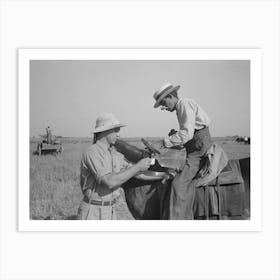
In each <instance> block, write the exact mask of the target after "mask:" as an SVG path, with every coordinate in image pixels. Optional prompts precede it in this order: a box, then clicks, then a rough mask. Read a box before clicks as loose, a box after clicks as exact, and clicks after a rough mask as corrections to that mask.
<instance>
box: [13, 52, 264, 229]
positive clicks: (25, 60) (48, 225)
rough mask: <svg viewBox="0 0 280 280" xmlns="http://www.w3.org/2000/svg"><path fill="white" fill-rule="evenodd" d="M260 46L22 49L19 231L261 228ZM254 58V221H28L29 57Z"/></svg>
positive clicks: (252, 205)
mask: <svg viewBox="0 0 280 280" xmlns="http://www.w3.org/2000/svg"><path fill="white" fill-rule="evenodd" d="M261 56H262V54H261V50H260V49H19V50H18V100H19V114H18V124H19V126H18V135H19V139H18V151H19V160H18V171H19V176H18V182H19V185H18V197H19V199H18V200H19V205H18V230H19V231H261V229H262V199H261V197H262V153H260V151H261V150H262V125H261V126H260V124H262V114H261V113H260V112H262V91H261V89H262V66H261ZM36 59H37V60H250V62H251V68H250V70H251V71H250V73H251V77H250V88H251V99H250V100H251V110H250V111H251V116H250V117H251V138H252V139H253V141H252V143H251V186H253V188H251V219H250V220H244V221H239V220H230V221H228V220H225V221H224V220H223V221H212V220H211V221H205V220H203V221H197V220H195V221H101V222H100V221H79V220H75V221H65V220H63V221H61V220H56V221H42V220H30V219H29V148H28V147H29V103H30V102H29V65H30V60H36Z"/></svg>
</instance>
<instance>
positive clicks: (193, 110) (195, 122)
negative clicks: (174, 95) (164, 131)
mask: <svg viewBox="0 0 280 280" xmlns="http://www.w3.org/2000/svg"><path fill="white" fill-rule="evenodd" d="M176 114H177V119H178V122H179V131H178V132H177V133H175V134H173V135H171V136H169V137H166V138H165V139H164V145H165V146H166V147H168V148H170V147H173V146H179V145H183V144H185V143H187V142H188V141H190V140H191V139H192V138H193V135H194V131H195V130H199V129H202V128H204V127H208V126H209V124H210V119H209V117H208V116H207V114H206V113H205V112H204V110H203V109H202V108H201V107H200V106H199V105H198V104H197V103H196V102H195V101H194V100H192V99H189V98H184V99H182V98H180V99H179V100H178V103H177V104H176Z"/></svg>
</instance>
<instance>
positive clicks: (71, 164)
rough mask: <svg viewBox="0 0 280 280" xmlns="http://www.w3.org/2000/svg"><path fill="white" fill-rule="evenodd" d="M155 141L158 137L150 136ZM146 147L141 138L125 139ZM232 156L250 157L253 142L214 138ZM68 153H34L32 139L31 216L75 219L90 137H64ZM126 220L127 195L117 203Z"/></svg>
mask: <svg viewBox="0 0 280 280" xmlns="http://www.w3.org/2000/svg"><path fill="white" fill-rule="evenodd" d="M147 139H148V140H149V141H151V142H153V141H155V140H157V139H155V138H147ZM125 140H127V141H128V142H129V143H131V144H133V145H135V146H138V147H142V148H144V146H143V144H142V143H141V141H140V139H139V138H129V139H125ZM214 140H215V142H217V143H219V144H220V145H221V146H222V147H223V148H224V150H225V151H226V153H227V155H228V157H229V158H230V159H240V158H245V157H248V156H250V145H243V144H238V143H236V142H235V141H233V138H232V137H220V138H214ZM61 141H62V143H63V148H64V152H63V153H62V154H59V155H57V156H55V155H43V156H38V155H36V154H34V151H35V150H36V147H37V143H38V140H36V139H31V141H30V219H51V220H52V219H54V220H63V219H75V215H76V214H77V209H78V207H79V204H80V201H81V199H82V193H81V190H80V184H79V181H80V177H79V176H80V174H79V172H80V159H81V156H82V152H83V151H84V150H85V149H86V148H87V147H88V146H89V145H91V142H92V140H91V139H88V138H62V139H61ZM116 211H117V213H118V216H119V218H120V219H122V220H127V219H133V217H132V216H131V214H130V213H129V211H128V209H127V206H126V203H125V200H124V197H123V196H122V199H121V200H120V202H119V203H118V204H117V205H116Z"/></svg>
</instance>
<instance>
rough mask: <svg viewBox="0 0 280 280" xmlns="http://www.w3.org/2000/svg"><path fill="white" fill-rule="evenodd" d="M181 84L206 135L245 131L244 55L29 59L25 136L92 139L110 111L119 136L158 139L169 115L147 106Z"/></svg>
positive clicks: (173, 122) (170, 123)
mask: <svg viewBox="0 0 280 280" xmlns="http://www.w3.org/2000/svg"><path fill="white" fill-rule="evenodd" d="M167 82H168V83H171V84H173V85H174V86H177V85H180V86H181V88H180V89H179V91H178V95H179V97H182V98H184V97H187V98H191V99H194V100H195V101H196V102H197V103H198V104H199V105H200V106H201V107H202V108H203V109H204V111H205V112H206V113H207V114H208V116H209V117H210V120H211V123H210V132H211V135H212V136H216V137H217V136H233V135H242V136H245V135H247V136H249V135H250V61H249V60H178V61H170V60H169V61H166V60H164V61H163V60H161V61H160V60H158V61H151V60H149V61H145V60H135V61H132V60H126V61H125V60H123V61H121V60H112V61H108V60H83V61H79V60H64V61H63V60H32V61H31V62H30V136H31V137H32V136H38V135H39V134H43V133H45V128H46V127H47V126H50V127H51V128H52V130H53V134H55V135H59V136H63V137H91V136H92V131H93V129H94V127H95V122H96V118H97V117H98V116H99V115H100V114H102V113H106V112H109V113H113V114H114V115H115V116H116V117H117V118H118V119H119V120H120V121H121V122H122V123H124V124H126V125H127V126H126V127H124V128H122V129H121V136H122V137H163V136H165V135H167V134H168V132H169V130H170V129H172V128H175V129H177V128H178V122H177V117H176V113H175V112H173V113H171V112H167V111H161V110H160V109H154V108H153V105H154V99H153V94H154V92H155V91H157V90H158V89H159V88H160V87H161V86H162V85H163V84H165V83H167Z"/></svg>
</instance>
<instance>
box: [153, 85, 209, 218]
mask: <svg viewBox="0 0 280 280" xmlns="http://www.w3.org/2000/svg"><path fill="white" fill-rule="evenodd" d="M179 88H180V86H173V85H172V84H170V83H168V84H165V85H163V86H162V87H161V88H160V89H159V90H158V91H156V92H155V93H154V96H153V97H154V99H155V101H156V102H155V104H154V108H158V107H159V106H161V109H162V110H167V111H169V112H176V114H177V119H178V123H179V130H178V131H175V133H173V134H171V133H170V134H169V136H167V137H165V138H164V141H163V144H164V146H165V147H167V148H172V147H176V146H184V147H185V149H186V152H187V158H186V163H185V166H184V168H183V170H182V172H181V173H179V174H177V175H176V176H175V178H174V180H173V182H172V185H171V194H170V206H169V219H172V220H192V219H193V217H194V216H193V204H194V197H195V187H194V185H193V184H191V181H192V179H193V178H194V177H195V176H196V174H197V172H198V170H199V167H200V161H201V159H202V157H203V156H204V155H205V153H206V152H207V150H208V149H209V148H210V147H211V145H212V144H213V143H212V139H211V136H210V133H209V124H210V119H209V117H208V116H207V114H206V113H205V111H204V110H203V109H202V108H201V107H200V106H199V105H198V104H197V103H196V102H195V101H194V100H192V99H189V98H179V97H178V93H177V92H178V90H179Z"/></svg>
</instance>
